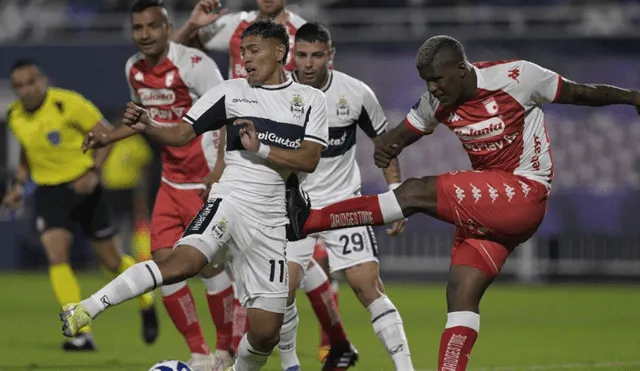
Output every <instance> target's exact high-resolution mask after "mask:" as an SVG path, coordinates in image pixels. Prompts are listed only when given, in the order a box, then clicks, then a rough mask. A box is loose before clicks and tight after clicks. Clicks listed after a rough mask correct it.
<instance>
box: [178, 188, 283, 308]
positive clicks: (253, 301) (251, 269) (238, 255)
mask: <svg viewBox="0 0 640 371" xmlns="http://www.w3.org/2000/svg"><path fill="white" fill-rule="evenodd" d="M239 207H240V206H239V205H238V204H237V203H235V202H234V201H233V200H232V199H224V200H223V199H221V198H212V199H209V200H208V201H207V202H206V203H205V204H204V205H203V206H202V208H201V209H200V211H199V212H198V214H197V215H196V216H195V218H193V220H192V221H191V223H190V224H189V227H187V229H186V230H185V232H184V234H183V235H182V238H181V239H180V240H179V241H178V242H177V243H176V246H178V245H189V246H193V247H195V248H196V249H198V250H199V251H200V252H202V253H203V254H204V255H205V256H206V257H207V259H208V260H209V263H211V264H214V265H216V264H221V263H223V262H225V261H229V260H230V261H231V268H232V271H233V278H234V281H235V287H236V294H237V296H238V299H239V300H240V303H241V304H242V305H243V306H244V307H246V308H257V309H262V310H266V311H269V312H275V313H284V310H285V307H286V305H287V296H288V293H289V287H288V285H289V282H288V281H289V274H288V271H287V258H286V256H285V247H286V244H287V238H286V229H285V226H278V227H269V226H265V225H262V224H259V223H256V222H253V221H251V220H249V219H247V218H244V217H243V216H242V215H241V214H240V213H238V212H237V211H236V210H238V208H239Z"/></svg>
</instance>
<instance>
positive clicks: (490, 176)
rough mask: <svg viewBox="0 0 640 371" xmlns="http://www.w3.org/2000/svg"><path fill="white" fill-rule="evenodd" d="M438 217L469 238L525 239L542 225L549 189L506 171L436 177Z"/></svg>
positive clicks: (449, 174)
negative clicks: (454, 226)
mask: <svg viewBox="0 0 640 371" xmlns="http://www.w3.org/2000/svg"><path fill="white" fill-rule="evenodd" d="M437 188H438V190H437V192H438V196H437V199H438V218H439V219H441V220H443V221H446V222H449V223H451V224H454V225H456V227H458V228H460V229H461V230H462V231H464V232H465V234H466V236H467V237H478V238H487V239H492V240H513V241H515V240H523V239H524V240H526V239H527V238H529V237H530V236H531V235H533V233H535V231H536V230H537V228H538V226H539V225H540V223H541V222H542V218H543V217H544V214H545V212H546V205H547V199H548V190H547V188H546V187H545V186H544V185H542V184H541V183H538V182H535V181H532V180H529V179H525V178H522V177H519V176H517V175H514V174H511V173H507V172H503V171H458V172H455V171H454V172H450V173H446V174H441V175H439V176H438V177H437Z"/></svg>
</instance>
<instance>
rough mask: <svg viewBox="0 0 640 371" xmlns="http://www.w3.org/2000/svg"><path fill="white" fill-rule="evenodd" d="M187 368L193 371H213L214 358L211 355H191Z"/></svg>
mask: <svg viewBox="0 0 640 371" xmlns="http://www.w3.org/2000/svg"><path fill="white" fill-rule="evenodd" d="M188 364H189V367H191V368H192V369H193V371H214V368H213V364H214V357H213V354H211V353H209V354H198V353H192V354H191V359H190V360H189V362H188Z"/></svg>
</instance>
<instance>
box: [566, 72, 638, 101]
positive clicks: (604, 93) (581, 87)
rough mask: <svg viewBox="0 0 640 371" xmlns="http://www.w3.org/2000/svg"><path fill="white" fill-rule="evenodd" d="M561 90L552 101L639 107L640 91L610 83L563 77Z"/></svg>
mask: <svg viewBox="0 0 640 371" xmlns="http://www.w3.org/2000/svg"><path fill="white" fill-rule="evenodd" d="M561 89H562V90H561V91H560V95H558V99H556V101H555V102H554V103H562V104H573V105H579V106H591V107H602V106H608V105H612V104H627V105H632V106H636V107H639V106H640V92H638V91H635V90H627V89H622V88H618V87H616V86H611V85H601V84H579V83H576V82H573V81H571V80H567V79H563V81H562V88H561Z"/></svg>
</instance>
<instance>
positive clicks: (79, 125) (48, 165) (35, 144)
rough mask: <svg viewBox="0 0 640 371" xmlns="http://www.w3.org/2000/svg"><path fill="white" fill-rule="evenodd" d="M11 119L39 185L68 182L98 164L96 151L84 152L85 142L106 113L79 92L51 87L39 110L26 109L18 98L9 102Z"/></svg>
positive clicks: (31, 171)
mask: <svg viewBox="0 0 640 371" xmlns="http://www.w3.org/2000/svg"><path fill="white" fill-rule="evenodd" d="M7 119H8V122H9V128H10V129H11V131H12V132H13V133H14V134H15V136H16V137H17V138H18V141H19V142H20V145H22V148H23V149H24V151H25V154H26V157H27V162H28V163H29V171H30V175H31V179H33V181H34V182H35V183H36V184H38V185H57V184H62V183H67V182H70V181H72V180H74V179H77V178H78V177H80V176H81V175H82V174H84V173H85V172H87V171H88V170H89V169H90V168H91V167H93V166H94V161H93V153H92V151H87V153H82V141H83V140H84V137H85V135H86V134H87V132H89V130H91V128H93V127H94V126H95V125H96V124H97V123H98V122H100V120H102V119H103V116H102V114H101V113H100V111H99V110H98V109H97V108H96V106H94V105H93V103H91V102H90V101H88V100H87V99H85V98H84V97H83V96H82V95H80V94H79V93H76V92H74V91H71V90H65V89H59V88H48V89H47V93H46V96H45V99H44V101H43V102H42V105H41V106H40V107H39V108H38V109H37V110H36V111H34V112H29V111H27V110H25V109H24V107H23V106H22V103H21V102H20V101H19V100H18V101H16V102H13V103H12V104H10V105H9V108H8V112H7Z"/></svg>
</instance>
